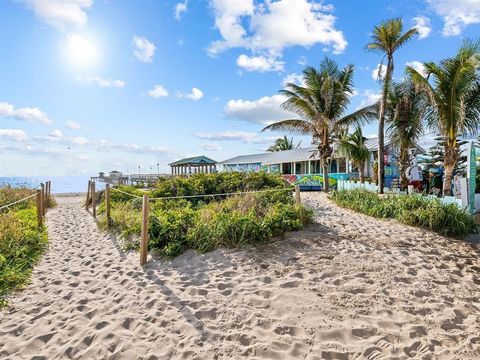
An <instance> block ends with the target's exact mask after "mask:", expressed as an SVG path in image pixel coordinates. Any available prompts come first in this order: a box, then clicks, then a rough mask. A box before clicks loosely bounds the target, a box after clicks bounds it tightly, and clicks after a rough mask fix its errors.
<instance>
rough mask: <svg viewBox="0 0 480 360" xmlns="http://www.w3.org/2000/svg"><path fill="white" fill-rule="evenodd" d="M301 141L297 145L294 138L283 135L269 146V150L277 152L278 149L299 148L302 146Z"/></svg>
mask: <svg viewBox="0 0 480 360" xmlns="http://www.w3.org/2000/svg"><path fill="white" fill-rule="evenodd" d="M300 144H301V142H299V143H298V144H297V145H294V144H293V138H291V139H290V140H288V138H287V136H286V135H285V136H283V138H278V139H277V140H275V143H274V144H273V145H272V146H270V147H269V148H268V151H270V152H276V151H285V150H293V149H298V148H299V147H300Z"/></svg>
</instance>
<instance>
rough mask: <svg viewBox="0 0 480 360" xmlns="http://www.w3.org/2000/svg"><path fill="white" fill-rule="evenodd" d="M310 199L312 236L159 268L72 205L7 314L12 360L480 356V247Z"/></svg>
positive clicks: (3, 346)
mask: <svg viewBox="0 0 480 360" xmlns="http://www.w3.org/2000/svg"><path fill="white" fill-rule="evenodd" d="M302 197H303V199H304V201H305V202H306V203H307V204H309V205H310V206H312V207H314V208H315V209H316V222H317V223H316V224H315V225H312V226H310V227H309V228H308V229H306V230H304V231H301V232H297V233H294V234H291V235H289V236H288V237H287V238H286V239H283V240H279V241H276V242H273V243H269V244H265V245H261V246H258V247H250V248H247V249H243V250H217V251H214V252H212V253H209V254H206V255H195V254H194V253H193V252H191V251H189V252H187V253H185V254H184V255H182V256H180V257H178V258H176V259H175V260H173V261H165V260H152V261H150V262H149V263H148V264H147V266H146V267H145V269H142V268H141V267H140V266H139V265H138V255H137V254H133V253H127V254H125V253H123V252H122V251H121V250H120V248H119V247H118V243H117V241H116V239H115V238H114V237H112V236H110V235H106V234H103V233H101V232H99V231H98V230H97V228H96V224H95V223H94V221H93V219H92V218H91V216H90V215H88V213H86V212H85V210H83V209H82V208H81V201H82V199H80V198H59V199H58V202H59V206H58V207H57V208H56V209H54V210H52V211H50V212H49V214H48V227H49V234H50V249H49V251H48V252H47V254H46V255H45V256H44V258H43V260H42V262H41V263H40V264H39V265H38V266H37V267H36V269H35V271H34V276H33V280H32V284H31V285H30V286H29V287H28V288H27V289H26V290H25V291H23V292H21V293H19V294H18V295H17V296H16V297H14V298H13V299H12V302H11V303H12V307H11V309H10V310H9V311H8V312H6V313H4V314H1V315H0V358H12V359H17V358H18V359H23V358H25V359H30V358H35V359H55V358H58V359H60V358H74V359H137V358H141V359H232V358H246V359H350V358H351V359H354V358H358V359H381V358H389V359H391V358H398V359H409V358H418V359H429V358H435V359H442V358H444V359H475V358H479V357H480V290H479V289H480V261H479V255H480V254H479V251H478V250H476V249H475V248H473V247H471V246H469V245H467V244H464V243H462V242H458V241H453V240H450V239H445V238H443V237H440V236H437V235H434V234H432V233H429V232H426V231H422V230H418V229H413V228H410V227H405V226H401V225H399V224H396V223H394V222H386V221H378V220H375V219H372V218H369V217H366V216H363V215H360V214H355V213H353V212H350V211H347V210H343V209H340V208H338V207H336V206H334V205H333V204H331V203H330V202H329V201H328V200H327V199H326V198H325V196H323V194H302Z"/></svg>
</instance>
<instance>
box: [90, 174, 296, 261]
mask: <svg viewBox="0 0 480 360" xmlns="http://www.w3.org/2000/svg"><path fill="white" fill-rule="evenodd" d="M112 190H113V191H116V192H119V193H122V194H124V195H128V196H131V197H132V198H136V199H142V227H141V235H140V266H143V265H144V264H145V263H146V262H147V253H148V238H149V235H148V216H149V212H150V205H149V204H150V201H155V200H173V199H193V198H205V197H225V196H234V195H245V194H255V193H265V192H276V191H292V190H293V191H295V203H296V204H297V205H300V204H301V201H302V200H301V197H300V187H299V186H298V185H295V186H294V187H291V186H290V187H287V188H281V189H266V190H255V191H242V192H230V193H221V194H202V195H184V196H161V197H155V198H151V197H149V196H148V195H147V194H143V195H142V196H139V195H136V194H131V193H129V192H126V191H122V190H120V189H116V188H115V187H111V186H110V184H107V185H106V188H105V216H106V223H107V226H110V222H111V217H110V210H111V201H110V192H111V191H112ZM96 197H97V194H96V192H95V182H94V181H89V182H88V190H87V201H86V204H85V208H86V210H88V208H89V207H90V204H91V205H92V216H93V217H94V218H96V216H97V210H96V207H97V204H96V202H97V198H96Z"/></svg>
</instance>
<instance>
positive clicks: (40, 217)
mask: <svg viewBox="0 0 480 360" xmlns="http://www.w3.org/2000/svg"><path fill="white" fill-rule="evenodd" d="M37 223H38V228H39V229H41V228H42V227H43V209H42V190H40V189H37Z"/></svg>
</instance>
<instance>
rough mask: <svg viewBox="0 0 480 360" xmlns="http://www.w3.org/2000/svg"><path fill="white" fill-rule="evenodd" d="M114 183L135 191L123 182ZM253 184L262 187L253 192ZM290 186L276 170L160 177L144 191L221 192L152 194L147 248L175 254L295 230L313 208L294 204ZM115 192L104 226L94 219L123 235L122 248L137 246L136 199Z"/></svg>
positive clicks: (138, 216)
mask: <svg viewBox="0 0 480 360" xmlns="http://www.w3.org/2000/svg"><path fill="white" fill-rule="evenodd" d="M118 189H121V190H122V191H125V192H127V191H140V190H138V189H135V188H131V187H125V186H122V187H118ZM259 190H266V191H265V192H255V191H259ZM292 191H293V188H292V187H290V186H289V185H288V184H287V183H286V182H285V181H284V180H283V178H282V177H281V176H280V175H277V174H266V173H245V174H242V173H220V174H196V175H193V176H191V177H189V178H172V179H163V180H162V181H160V182H159V183H158V184H157V186H156V187H155V188H154V189H150V190H148V194H149V197H151V198H159V197H171V196H196V195H205V194H209V195H212V194H224V195H220V196H199V197H193V198H191V197H187V198H180V199H178V198H173V199H156V200H152V201H151V202H150V215H149V221H148V224H149V225H148V231H149V248H150V249H155V250H157V251H158V252H160V253H161V254H162V255H165V256H177V255H179V254H181V253H182V252H183V251H185V250H186V249H195V250H196V251H198V252H207V251H211V250H214V249H216V248H218V247H239V246H243V245H247V244H256V243H260V242H265V241H268V240H269V239H271V238H274V237H281V236H283V235H284V234H285V233H286V232H289V231H295V230H299V229H301V228H302V227H303V226H304V225H306V224H308V223H310V222H312V219H313V212H312V211H311V210H309V209H307V208H305V207H304V206H302V205H296V204H295V203H294V199H293V194H292ZM240 192H247V193H240ZM132 193H135V194H139V192H132ZM142 193H143V191H142ZM231 193H239V194H238V195H232V194H231ZM117 194H120V195H122V193H119V192H117V191H112V192H111V201H112V202H111V204H112V205H111V221H110V224H109V227H108V226H107V225H108V224H107V222H106V219H105V216H104V215H100V217H99V224H100V226H101V227H102V228H103V229H107V228H109V229H110V230H113V231H116V232H118V233H120V234H121V235H122V238H123V239H124V240H125V239H126V240H127V241H124V243H125V245H126V247H127V248H138V245H139V244H138V236H139V235H140V232H141V199H139V198H133V197H131V196H128V195H125V196H120V195H117ZM225 194H230V195H225ZM123 195H124V194H123ZM139 200H140V201H139ZM102 213H104V206H101V207H100V208H99V214H102Z"/></svg>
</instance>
